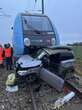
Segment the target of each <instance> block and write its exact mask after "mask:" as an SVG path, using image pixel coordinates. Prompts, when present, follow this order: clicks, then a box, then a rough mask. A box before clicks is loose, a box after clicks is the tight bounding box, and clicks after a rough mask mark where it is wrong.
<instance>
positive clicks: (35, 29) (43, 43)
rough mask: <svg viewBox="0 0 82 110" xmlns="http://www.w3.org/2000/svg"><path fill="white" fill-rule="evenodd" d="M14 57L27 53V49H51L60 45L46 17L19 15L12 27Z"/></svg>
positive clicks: (55, 32)
mask: <svg viewBox="0 0 82 110" xmlns="http://www.w3.org/2000/svg"><path fill="white" fill-rule="evenodd" d="M12 42H13V48H14V57H19V56H20V55H23V54H24V53H26V52H28V50H29V47H31V48H32V47H35V48H39V47H52V46H55V45H59V44H60V40H59V35H58V33H57V31H56V28H55V27H54V26H53V24H52V22H51V20H50V19H49V17H48V16H46V15H43V14H29V13H20V14H18V15H17V16H16V19H15V22H14V26H13V40H12Z"/></svg>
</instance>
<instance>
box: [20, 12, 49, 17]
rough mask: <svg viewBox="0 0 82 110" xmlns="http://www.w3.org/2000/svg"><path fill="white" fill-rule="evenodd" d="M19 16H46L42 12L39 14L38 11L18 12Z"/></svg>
mask: <svg viewBox="0 0 82 110" xmlns="http://www.w3.org/2000/svg"><path fill="white" fill-rule="evenodd" d="M20 15H21V16H40V17H48V16H46V15H44V14H40V13H29V12H28V13H20Z"/></svg>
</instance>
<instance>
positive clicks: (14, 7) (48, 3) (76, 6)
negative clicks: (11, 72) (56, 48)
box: [0, 0, 82, 44]
mask: <svg viewBox="0 0 82 110" xmlns="http://www.w3.org/2000/svg"><path fill="white" fill-rule="evenodd" d="M34 1H35V0H0V8H2V9H1V10H0V15H3V16H0V43H7V42H11V40H12V30H11V26H12V25H13V22H14V19H15V16H16V14H17V13H19V12H24V11H26V10H28V11H30V12H31V11H33V10H40V9H41V0H37V1H38V2H37V3H36V4H35V2H34ZM44 1H45V14H47V15H48V16H49V17H50V18H51V20H52V22H53V23H54V24H55V26H56V28H57V31H58V34H59V36H60V40H61V43H63V44H64V43H71V42H76V41H82V0H44ZM5 15H7V16H5Z"/></svg>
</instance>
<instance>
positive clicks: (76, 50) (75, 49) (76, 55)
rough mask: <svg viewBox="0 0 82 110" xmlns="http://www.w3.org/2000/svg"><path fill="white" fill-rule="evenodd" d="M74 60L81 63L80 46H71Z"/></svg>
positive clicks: (81, 48)
mask: <svg viewBox="0 0 82 110" xmlns="http://www.w3.org/2000/svg"><path fill="white" fill-rule="evenodd" d="M73 51H74V54H75V58H76V62H77V63H80V64H82V46H73Z"/></svg>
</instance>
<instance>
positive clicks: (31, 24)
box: [23, 16, 53, 32]
mask: <svg viewBox="0 0 82 110" xmlns="http://www.w3.org/2000/svg"><path fill="white" fill-rule="evenodd" d="M23 28H24V30H32V31H34V30H35V31H37V32H40V31H48V32H53V28H52V24H51V22H50V21H49V19H48V18H47V17H45V16H23Z"/></svg>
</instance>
